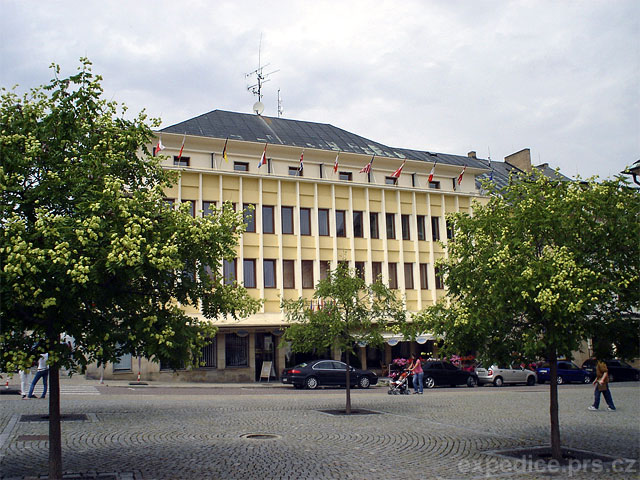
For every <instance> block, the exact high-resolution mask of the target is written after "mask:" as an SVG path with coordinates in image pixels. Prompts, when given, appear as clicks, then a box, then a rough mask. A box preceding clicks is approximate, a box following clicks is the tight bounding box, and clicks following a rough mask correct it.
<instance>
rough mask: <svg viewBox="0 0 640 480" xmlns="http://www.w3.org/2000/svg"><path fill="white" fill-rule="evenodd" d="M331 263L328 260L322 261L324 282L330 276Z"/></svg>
mask: <svg viewBox="0 0 640 480" xmlns="http://www.w3.org/2000/svg"><path fill="white" fill-rule="evenodd" d="M329 265H330V264H329V261H328V260H320V280H324V279H325V278H327V277H328V276H329V270H330V266H329Z"/></svg>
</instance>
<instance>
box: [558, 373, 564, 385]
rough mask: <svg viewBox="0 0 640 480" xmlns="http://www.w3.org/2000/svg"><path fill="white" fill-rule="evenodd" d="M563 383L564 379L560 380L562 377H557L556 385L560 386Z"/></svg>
mask: <svg viewBox="0 0 640 480" xmlns="http://www.w3.org/2000/svg"><path fill="white" fill-rule="evenodd" d="M563 383H564V378H562V376H560V375H558V385H562V384H563Z"/></svg>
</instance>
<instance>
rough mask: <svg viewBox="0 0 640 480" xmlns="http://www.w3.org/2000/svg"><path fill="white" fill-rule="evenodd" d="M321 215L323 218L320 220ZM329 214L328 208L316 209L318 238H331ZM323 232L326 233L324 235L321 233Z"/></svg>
mask: <svg viewBox="0 0 640 480" xmlns="http://www.w3.org/2000/svg"><path fill="white" fill-rule="evenodd" d="M321 214H322V215H323V216H324V218H321ZM329 214H330V210H329V209H328V208H319V209H318V236H319V237H330V236H331V226H330V225H329ZM321 220H322V221H321ZM324 231H326V233H323V232H324Z"/></svg>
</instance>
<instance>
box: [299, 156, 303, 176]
mask: <svg viewBox="0 0 640 480" xmlns="http://www.w3.org/2000/svg"><path fill="white" fill-rule="evenodd" d="M303 159H304V150H302V153H301V154H300V166H299V167H298V176H301V175H302V170H303V169H304V162H303Z"/></svg>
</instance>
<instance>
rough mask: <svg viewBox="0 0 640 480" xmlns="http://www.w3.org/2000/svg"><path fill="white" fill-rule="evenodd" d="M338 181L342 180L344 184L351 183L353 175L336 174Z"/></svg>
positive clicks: (347, 173)
mask: <svg viewBox="0 0 640 480" xmlns="http://www.w3.org/2000/svg"><path fill="white" fill-rule="evenodd" d="M338 180H344V181H346V182H352V181H353V173H352V172H338Z"/></svg>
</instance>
